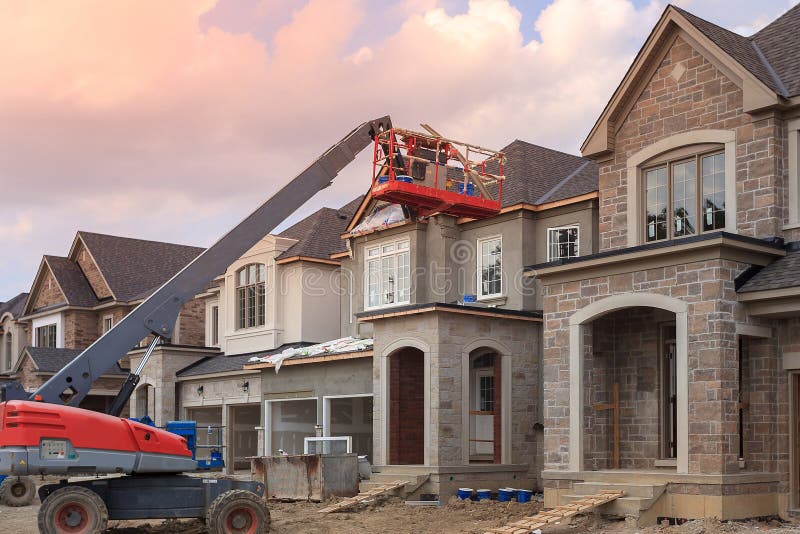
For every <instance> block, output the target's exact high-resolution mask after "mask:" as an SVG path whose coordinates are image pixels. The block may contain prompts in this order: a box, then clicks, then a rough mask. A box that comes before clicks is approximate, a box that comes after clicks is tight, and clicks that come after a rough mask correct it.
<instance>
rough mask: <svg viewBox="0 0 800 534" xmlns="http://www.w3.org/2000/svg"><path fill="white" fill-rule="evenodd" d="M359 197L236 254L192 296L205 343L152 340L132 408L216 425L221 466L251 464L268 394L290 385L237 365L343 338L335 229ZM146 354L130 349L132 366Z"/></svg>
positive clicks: (259, 447)
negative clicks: (200, 346)
mask: <svg viewBox="0 0 800 534" xmlns="http://www.w3.org/2000/svg"><path fill="white" fill-rule="evenodd" d="M360 201H361V198H358V199H356V200H354V201H353V202H350V203H349V204H347V205H345V206H343V207H341V208H339V209H331V208H322V209H320V210H318V211H316V212H314V213H313V214H311V215H310V216H308V217H306V218H305V219H303V220H301V221H300V222H298V223H297V224H295V225H293V226H291V227H289V228H288V229H286V230H285V231H283V232H281V233H279V234H276V235H272V234H269V235H266V236H265V237H264V238H263V239H261V240H260V241H259V242H258V243H257V244H256V245H254V246H253V247H252V248H251V249H250V250H249V251H247V252H246V253H245V254H243V255H242V257H241V258H239V259H237V260H236V261H235V262H233V263H232V264H231V265H230V266H229V267H228V269H227V270H226V272H225V273H222V274H221V275H220V276H219V277H217V278H216V279H215V280H214V281H213V282H212V283H211V284H210V285H209V287H208V288H207V289H206V291H205V292H204V293H202V294H200V295H198V297H197V298H198V300H199V301H201V302H202V305H203V308H204V316H205V321H204V322H201V323H199V324H200V325H201V326H203V328H204V330H205V338H206V339H207V340H208V345H209V346H210V347H209V348H206V349H202V350H199V349H197V348H189V347H179V348H176V347H163V348H162V347H159V348H157V349H156V350H155V352H154V353H153V356H152V357H151V359H150V360H149V361H148V363H147V365H146V366H145V368H144V370H143V372H142V375H141V382H140V385H139V387H138V388H137V390H136V391H135V392H134V395H133V397H132V403H131V412H132V413H133V414H135V415H136V416H140V415H143V414H145V413H147V414H151V417H154V418H155V421H156V423H157V424H163V422H165V421H167V420H169V419H174V418H179V417H182V418H188V419H192V420H196V421H198V424H199V425H201V426H206V427H207V426H214V427H222V428H223V432H222V445H223V448H224V455H225V461H226V466H227V467H228V468H235V467H247V466H248V465H249V464H248V463H247V460H246V458H247V457H249V456H254V455H256V454H258V453H261V452H262V451H263V450H264V440H263V437H261V438H260V437H259V431H258V429H259V428H261V427H262V422H263V420H264V419H263V418H264V416H263V414H262V407H263V403H264V400H265V396H268V395H272V396H273V397H274V396H275V395H279V394H280V393H279V392H283V391H287V390H286V389H285V386H283V385H282V384H283V381H282V380H281V379H282V377H281V376H278V377H277V380H272V381H270V384H269V385H268V386H267V387H264V386H263V385H262V373H261V371H260V370H258V369H251V370H244V369H243V367H244V365H245V364H246V363H247V362H248V361H249V360H250V359H251V358H253V357H256V356H264V355H269V354H272V353H274V352H281V351H282V350H284V349H286V348H290V347H297V346H304V345H309V344H312V343H318V342H323V341H327V340H331V339H335V338H337V337H339V325H340V323H341V318H340V317H339V309H340V304H339V298H340V291H339V290H338V289H337V288H338V285H339V280H338V278H339V276H340V261H339V260H333V259H331V255H332V254H334V253H337V252H340V251H342V250H344V244H343V243H342V240H341V239H340V237H339V236H340V235H341V233H342V232H344V231H345V229H346V227H347V224H348V222H349V220H350V218H351V217H352V216H353V213H354V212H355V209H356V208H357V207H358V205H359V203H360ZM143 353H144V349H140V350H138V351H134V352H133V353H132V354H131V360H132V362H131V365H133V366H135V365H137V364H138V362H139V361H140V360H141V357H142V355H143ZM273 374H274V373H273ZM176 399H177V401H178V405H177V406H176V404H175V402H176ZM312 435H313V429H312ZM204 439H205V436H204ZM212 439H216V435H213V437H212ZM297 452H302V451H297Z"/></svg>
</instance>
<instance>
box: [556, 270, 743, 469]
mask: <svg viewBox="0 0 800 534" xmlns="http://www.w3.org/2000/svg"><path fill="white" fill-rule="evenodd" d="M745 268H747V265H743V264H739V263H737V262H734V261H729V260H724V259H715V260H707V261H699V262H693V263H688V264H685V265H672V266H666V267H659V268H653V269H648V270H643V271H637V272H631V273H625V274H618V275H612V276H601V277H596V278H590V279H586V280H580V281H574V282H565V283H559V284H551V285H549V286H546V288H545V307H544V313H545V317H544V318H545V331H544V391H545V400H544V414H545V428H546V430H545V450H546V459H545V462H546V468H547V469H567V468H568V466H569V454H570V451H569V388H570V384H569V350H570V349H569V318H570V316H571V315H572V314H573V313H574V312H575V311H576V310H579V309H582V308H584V307H585V306H587V305H588V304H590V303H592V302H594V301H596V300H599V299H602V298H606V297H608V296H610V295H618V294H623V293H631V292H649V293H657V294H661V295H666V296H669V297H673V298H676V299H680V300H683V301H685V302H686V303H687V304H688V371H689V398H688V402H689V472H690V473H728V472H738V470H739V468H738V461H737V460H738V458H737V457H738V387H739V384H738V347H737V342H736V340H737V337H736V321H737V317H741V316H743V315H744V312H743V310H742V305H740V304H737V303H736V294H735V289H734V279H735V277H736V276H737V274H739V273H740V272H742V271H743V270H744V269H745ZM583 330H584V335H585V336H590V335H591V329H589V328H584V329H583ZM679 417H680V415H679Z"/></svg>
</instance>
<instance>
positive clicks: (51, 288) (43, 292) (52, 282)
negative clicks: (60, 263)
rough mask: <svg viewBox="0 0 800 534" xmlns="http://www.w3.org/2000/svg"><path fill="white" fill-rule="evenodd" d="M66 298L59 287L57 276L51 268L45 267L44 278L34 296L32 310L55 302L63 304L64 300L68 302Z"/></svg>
mask: <svg viewBox="0 0 800 534" xmlns="http://www.w3.org/2000/svg"><path fill="white" fill-rule="evenodd" d="M66 300H67V299H66V297H64V293H62V292H61V289H59V287H58V282H56V278H55V276H53V273H52V272H50V269H49V268H45V271H44V273H43V275H42V280H41V282H40V283H39V287H38V288H37V292H36V295H35V296H34V298H33V307H32V310H33V311H36V310H39V309H41V308H46V307H47V306H52V305H54V304H61V303H62V302H66Z"/></svg>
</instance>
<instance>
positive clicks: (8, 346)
mask: <svg viewBox="0 0 800 534" xmlns="http://www.w3.org/2000/svg"><path fill="white" fill-rule="evenodd" d="M12 341H13V339H12V338H11V332H6V347H5V352H6V354H5V358H4V366H3V368H4V369H5V370H6V371H8V370H9V369H11V356H12V352H13V346H14V344H13V343H12Z"/></svg>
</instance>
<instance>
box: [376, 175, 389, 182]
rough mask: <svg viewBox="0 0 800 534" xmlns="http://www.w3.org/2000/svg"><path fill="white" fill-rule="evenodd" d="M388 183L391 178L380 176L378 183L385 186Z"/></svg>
mask: <svg viewBox="0 0 800 534" xmlns="http://www.w3.org/2000/svg"><path fill="white" fill-rule="evenodd" d="M388 181H389V177H388V176H387V175H385V174H384V175H383V176H378V183H379V184H385V183H386V182H388Z"/></svg>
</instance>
